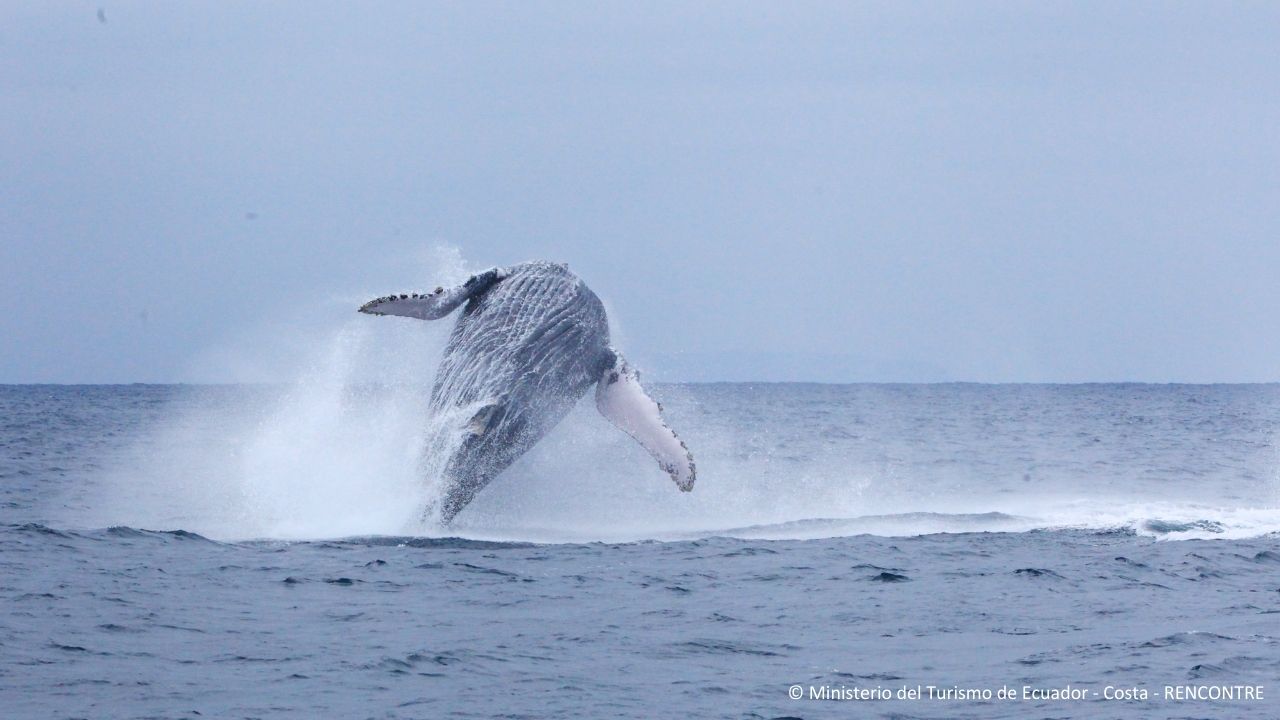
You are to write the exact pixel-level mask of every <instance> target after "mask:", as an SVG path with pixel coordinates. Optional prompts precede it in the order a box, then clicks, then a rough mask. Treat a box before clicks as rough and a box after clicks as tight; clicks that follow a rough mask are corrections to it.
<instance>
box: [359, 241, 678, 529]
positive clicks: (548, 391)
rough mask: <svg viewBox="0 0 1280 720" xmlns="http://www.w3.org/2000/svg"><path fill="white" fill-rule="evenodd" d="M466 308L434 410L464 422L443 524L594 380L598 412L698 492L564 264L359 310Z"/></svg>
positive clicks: (509, 270) (490, 274)
mask: <svg viewBox="0 0 1280 720" xmlns="http://www.w3.org/2000/svg"><path fill="white" fill-rule="evenodd" d="M464 304H465V307H463V309H462V313H461V315H460V316H459V317H458V320H457V323H456V324H455V325H454V327H453V332H452V334H450V336H449V342H448V344H447V345H446V347H445V351H444V355H443V357H442V358H441V361H440V368H439V370H438V371H437V373H436V379H435V384H434V386H433V387H432V389H431V400H430V404H429V407H430V411H431V412H432V413H434V414H436V415H437V416H438V417H441V418H445V417H451V416H457V417H462V418H463V421H462V422H461V423H460V426H459V427H457V428H456V431H457V432H458V433H459V434H460V442H459V444H458V445H457V449H456V450H454V452H453V453H452V455H451V456H450V457H449V459H448V461H447V462H446V464H445V467H444V486H445V487H444V497H443V500H442V501H441V503H440V513H439V515H440V519H441V521H442V522H444V523H445V524H448V523H449V522H450V521H452V520H453V518H454V516H455V515H457V514H458V513H459V512H460V511H461V510H462V509H463V508H464V507H466V505H467V503H469V502H471V500H472V499H473V498H474V497H475V496H476V494H477V493H478V492H480V490H482V489H483V488H484V487H485V486H486V485H488V484H489V482H490V481H491V480H493V479H494V478H495V477H497V475H498V474H499V473H501V472H502V471H503V470H505V469H506V468H507V467H508V466H509V465H511V463H513V462H515V460H516V458H518V457H520V456H521V455H522V454H524V452H525V451H526V450H528V449H529V448H531V447H533V445H534V444H536V443H537V442H538V441H539V440H540V439H542V437H543V436H544V435H546V434H547V432H549V431H550V430H551V429H552V428H553V427H555V426H556V424H557V423H559V422H560V421H561V420H562V419H564V416H565V415H567V414H568V412H569V410H570V409H571V408H572V407H573V405H574V404H575V403H576V402H577V401H578V400H579V399H580V398H581V397H582V396H583V395H584V394H586V392H587V390H588V389H589V388H590V387H591V386H592V385H593V384H594V385H595V386H596V408H597V409H599V411H600V414H602V415H604V416H605V417H606V418H608V419H609V420H610V421H611V422H612V423H613V424H614V425H616V426H617V427H618V428H620V429H621V430H622V431H624V432H626V433H627V434H628V435H630V436H631V437H633V438H634V439H635V440H636V441H638V442H639V443H640V445H641V446H642V447H644V449H645V450H647V451H648V452H649V454H650V455H652V456H653V458H654V459H655V460H657V461H658V466H659V467H661V468H662V470H663V471H665V472H666V473H667V474H668V475H670V476H671V479H672V480H673V481H675V484H676V486H677V487H679V488H680V489H681V490H682V491H685V492H688V491H690V490H692V489H693V483H694V480H695V477H696V473H695V468H694V463H693V455H692V454H691V453H690V452H689V449H688V447H686V446H685V444H684V442H683V441H682V440H681V439H680V437H679V436H678V435H676V433H675V431H673V430H672V429H671V428H670V427H668V426H667V424H666V422H664V420H663V418H662V406H661V405H659V404H658V403H657V402H656V401H654V400H653V399H652V398H650V397H649V395H648V394H647V393H645V391H644V388H643V387H642V386H641V384H640V374H639V373H638V372H637V371H636V370H635V369H634V368H633V367H631V365H629V364H628V363H627V361H626V359H625V358H623V356H622V353H620V352H618V350H617V349H615V348H613V347H611V346H610V345H609V320H608V317H607V316H606V315H605V311H604V305H603V304H602V303H601V302H600V298H598V297H596V294H595V293H594V292H592V291H591V289H590V288H588V287H587V286H586V283H584V282H582V280H581V279H579V278H578V276H576V275H574V274H573V273H572V272H570V271H569V267H568V266H567V265H564V264H558V263H550V262H542V261H534V262H526V263H521V264H519V265H513V266H511V267H505V268H493V269H490V270H487V271H485V272H482V273H479V274H477V275H474V276H472V277H471V278H470V279H468V280H467V281H466V282H465V283H463V284H461V285H459V286H457V287H453V288H449V289H445V288H443V287H437V288H436V289H435V290H434V291H432V292H430V293H404V294H399V295H388V296H386V297H380V298H377V299H375V300H371V301H369V302H367V303H365V304H364V305H362V306H361V307H360V312H362V313H366V314H369V315H395V316H400V317H409V318H416V319H419V320H438V319H440V318H443V317H445V316H447V315H448V314H449V313H451V312H453V311H454V310H455V309H457V308H458V307H459V306H463V305H464Z"/></svg>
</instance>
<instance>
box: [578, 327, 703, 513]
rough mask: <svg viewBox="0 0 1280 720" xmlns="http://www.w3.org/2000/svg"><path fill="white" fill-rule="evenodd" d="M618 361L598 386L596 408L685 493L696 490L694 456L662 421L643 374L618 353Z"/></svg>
mask: <svg viewBox="0 0 1280 720" xmlns="http://www.w3.org/2000/svg"><path fill="white" fill-rule="evenodd" d="M613 352H614V357H615V360H614V362H613V364H612V365H610V366H609V367H607V368H606V369H605V371H604V372H603V373H602V374H601V375H600V379H599V381H597V384H596V408H597V409H598V410H599V411H600V414H601V415H604V416H605V417H606V418H608V419H609V422H611V423H613V424H614V425H617V426H618V428H619V429H620V430H622V431H623V432H625V433H626V434H628V435H630V436H631V437H633V438H635V439H636V441H637V442H639V443H640V445H641V446H642V447H643V448H644V449H645V450H648V451H649V454H650V455H652V456H653V459H654V460H657V461H658V466H659V467H661V468H662V469H663V470H664V471H666V473H667V474H668V475H670V476H671V479H672V480H673V481H675V484H676V485H677V486H678V487H679V488H680V489H681V490H683V491H684V492H689V491H690V490H692V489H693V483H694V481H695V480H696V479H697V473H696V470H695V468H694V465H693V454H692V453H690V452H689V448H688V447H686V446H685V444H684V441H682V440H681V439H680V436H678V435H676V433H675V431H674V430H672V429H671V428H669V427H667V424H666V423H665V422H663V420H662V406H661V405H659V404H658V403H657V401H655V400H654V399H653V398H651V397H649V395H648V394H646V393H645V391H644V387H642V386H641V385H640V374H639V373H638V372H636V371H635V369H633V368H632V367H631V366H630V365H628V364H627V361H626V359H625V358H623V357H622V355H621V354H620V353H618V352H617V351H616V350H615V351H613Z"/></svg>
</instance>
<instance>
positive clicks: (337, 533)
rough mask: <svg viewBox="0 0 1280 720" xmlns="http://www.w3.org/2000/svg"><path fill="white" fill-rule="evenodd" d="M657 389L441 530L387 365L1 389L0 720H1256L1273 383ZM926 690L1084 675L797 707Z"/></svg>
mask: <svg viewBox="0 0 1280 720" xmlns="http://www.w3.org/2000/svg"><path fill="white" fill-rule="evenodd" d="M656 392H657V394H659V395H661V396H662V398H663V402H664V404H665V405H666V406H667V408H668V414H669V416H670V418H671V421H672V423H673V425H675V426H676V427H677V428H678V429H679V430H680V431H681V433H682V435H683V436H684V437H685V438H686V439H687V440H688V442H689V445H690V447H691V448H692V449H693V450H694V452H695V455H696V457H697V460H698V467H699V474H700V477H699V485H698V487H697V488H696V489H695V492H694V493H692V494H689V495H683V494H681V493H678V492H676V490H675V488H674V487H672V486H671V484H670V482H669V481H668V480H666V479H665V476H664V475H663V474H662V473H661V472H660V471H659V470H658V469H657V468H656V467H653V466H652V462H651V461H650V460H649V459H648V458H647V456H645V455H644V453H643V451H642V450H640V449H639V448H638V447H633V443H631V441H630V440H629V439H628V438H626V437H625V436H623V435H621V433H619V432H617V431H616V430H614V429H612V428H611V427H610V426H608V424H607V423H605V422H604V421H603V420H602V419H601V418H599V417H598V416H596V415H595V413H594V410H593V408H591V407H590V405H589V403H588V404H586V405H584V406H582V407H580V408H578V410H576V411H575V412H574V413H573V414H572V415H571V416H570V418H569V419H568V420H567V421H566V422H565V423H564V424H563V425H562V426H561V427H559V428H557V430H556V431H555V432H554V433H553V434H552V435H551V436H549V437H548V438H547V439H546V440H545V441H544V442H543V443H542V444H541V445H539V446H538V447H537V448H536V449H535V450H534V451H533V452H531V453H530V454H529V455H528V456H526V457H525V458H523V459H522V460H521V461H520V462H519V463H518V464H517V465H515V466H513V467H512V468H511V470H510V471H509V472H508V473H507V474H506V475H505V476H504V477H503V478H501V479H500V480H499V481H497V482H495V483H494V484H493V485H491V486H490V487H489V488H487V489H486V490H485V491H484V492H483V493H482V494H481V496H480V497H479V498H478V499H477V501H476V503H475V504H474V505H473V506H471V507H469V508H468V509H467V510H466V511H465V512H464V513H463V514H462V515H460V516H459V517H458V522H457V523H456V525H455V526H453V527H451V528H448V529H442V528H438V527H434V526H432V525H431V524H430V523H429V522H427V521H424V520H423V517H422V512H421V509H422V506H423V503H424V502H425V501H426V500H427V499H429V497H430V495H431V493H432V492H434V491H435V488H434V485H433V482H432V479H431V477H430V467H432V465H431V462H430V458H425V459H424V455H428V454H429V453H430V449H429V448H426V447H424V446H423V442H422V437H423V436H424V435H425V434H426V433H425V428H424V425H423V423H424V422H426V421H425V420H424V418H423V417H422V413H421V406H422V404H423V401H424V400H425V398H423V397H422V395H423V393H422V391H421V388H420V387H418V386H415V385H412V384H408V385H405V386H394V387H386V386H377V387H372V386H354V385H351V384H349V383H341V382H338V383H334V382H329V381H328V380H327V379H326V378H323V377H320V378H313V379H311V380H309V381H307V382H304V383H301V384H299V385H298V386H291V387H287V388H265V387H205V388H191V387H176V386H164V387H161V386H123V387H119V386H118V387H35V386H22V387H4V388H0V502H2V503H3V508H4V510H3V512H4V525H3V527H0V693H2V700H3V702H2V703H0V704H2V705H3V707H4V715H5V717H19V718H28V717H29V718H50V717H91V718H143V717H165V718H170V717H172V718H188V717H219V718H224V717H226V718H237V717H246V718H247V717H262V718H266V717H273V718H274V717H300V718H301V717H307V718H311V717H372V718H441V717H475V718H490V717H553V716H556V717H559V716H570V717H635V718H647V717H667V716H688V717H732V718H753V717H761V718H774V717H784V716H790V717H803V718H826V717H898V718H901V717H926V718H950V717H1009V718H1021V717H1054V718H1087V717H1196V718H1202V717H1209V718H1218V717H1222V718H1226V717H1230V718H1255V717H1256V718H1270V717H1275V716H1277V714H1280V701H1278V700H1277V698H1280V685H1277V678H1278V677H1280V543H1278V542H1277V540H1278V539H1280V536H1278V535H1277V534H1276V533H1277V531H1280V510H1277V506H1278V505H1280V496H1278V487H1280V484H1278V482H1277V472H1278V471H1280V453H1278V452H1277V447H1280V445H1278V444H1277V437H1276V431H1277V429H1278V428H1280V387H1276V386H1212V387H1208V386H1139V385H1094V386H980V385H926V386H909V385H905V386H885V385H876V386H857V385H855V386H820V385H736V384H735V385H694V386H680V385H675V386H662V387H658V388H657V389H656ZM792 685H800V686H801V688H802V689H803V693H804V694H805V695H806V698H805V699H801V700H791V699H790V698H789V697H788V692H789V688H790V687H791V686H792ZM929 685H934V686H940V687H943V688H953V687H959V688H962V689H978V690H981V689H989V690H991V691H993V692H994V691H996V690H998V689H999V688H1001V687H1002V686H1009V687H1012V688H1016V689H1017V690H1018V691H1019V692H1020V691H1021V689H1022V688H1023V686H1028V687H1033V688H1040V689H1043V690H1053V689H1062V688H1065V687H1067V686H1068V685H1069V686H1071V687H1072V688H1075V689H1077V690H1082V691H1083V692H1084V693H1085V695H1086V697H1085V698H1084V699H1082V700H1054V699H1028V700H1022V699H1017V700H1012V701H1006V700H997V699H994V698H993V699H991V700H982V699H977V700H928V699H922V700H912V699H891V700H870V701H830V700H828V701H823V700H812V699H807V696H808V694H809V692H810V689H811V688H813V689H821V688H828V689H831V690H836V691H838V690H841V689H846V690H847V689H853V688H860V689H875V688H879V689H887V690H888V691H890V692H896V691H898V690H899V689H900V688H902V687H903V686H906V687H908V688H915V687H916V686H929ZM1239 685H1249V686H1259V685H1261V686H1262V687H1263V693H1264V699H1263V700H1235V701H1228V700H1218V701H1212V700H1186V701H1175V700H1170V699H1165V698H1164V692H1165V690H1164V689H1165V687H1166V686H1191V687H1193V688H1195V687H1201V688H1203V687H1219V686H1239ZM1108 687H1112V688H1121V689H1128V688H1133V687H1138V688H1142V689H1145V690H1146V691H1147V692H1148V693H1149V695H1150V698H1149V699H1148V700H1145V701H1143V700H1105V699H1103V698H1102V697H1101V694H1102V693H1103V691H1104V690H1105V689H1106V688H1108ZM926 692H927V691H926ZM1095 692H1096V693H1098V695H1099V696H1098V697H1094V696H1093V693H1095Z"/></svg>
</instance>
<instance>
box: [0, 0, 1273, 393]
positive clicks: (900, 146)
mask: <svg viewBox="0 0 1280 720" xmlns="http://www.w3.org/2000/svg"><path fill="white" fill-rule="evenodd" d="M1277 33H1280V5H1276V4H1269V3H1243V4H1233V3H1226V2H1204V3H1171V2H1159V3H1150V4H1143V3H1130V2H1125V3H1114V2H1099V3H1077V4H1058V3H1040V2H1025V3H973V2H965V3H954V4H952V3H933V2H930V3H918V4H908V3H902V2H891V3H883V4H881V3H832V4H822V3H790V2H787V3H780V2H778V3H769V4H765V3H758V4H751V3H738V2H734V3H692V2H678V3H670V4H663V3H617V4H608V3H594V2H593V3H569V2H559V3H525V2H520V3H511V4H491V3H473V2H458V3H452V4H435V3H425V2H405V3H368V2H360V3H355V2H352V3H343V4H337V3H321V2H314V1H311V0H308V1H307V2H296V3H289V2H271V3H263V2H244V3H235V2H222V1H219V2H206V3H188V2H183V3H169V2H158V1H157V2H147V3H125V2H113V1H111V0H102V1H101V2H76V1H72V0H68V1H62V2H47V1H46V0H37V1H35V2H5V3H3V4H0V98H2V102H0V167H2V168H3V172H2V173H0V301H3V308H4V312H3V313H0V382H131V381H153V382H155V381H160V382H164V381H183V380H201V381H207V380H244V379H258V378H257V377H246V376H245V374H244V372H243V368H242V367H237V365H236V363H235V362H233V361H229V362H227V363H226V364H225V365H220V364H219V363H218V362H211V361H209V358H211V357H212V358H219V357H221V358H227V357H229V356H231V355H234V354H235V350H234V348H235V347H236V342H242V341H243V338H244V337H253V336H254V335H255V333H257V334H258V335H261V334H262V333H263V332H264V328H265V329H266V332H268V333H269V334H270V335H271V336H272V337H274V338H276V339H277V340H278V339H279V338H289V337H292V335H291V334H290V333H289V329H290V328H291V327H293V326H295V325H296V326H305V327H306V328H309V329H311V330H314V331H316V332H320V331H322V330H323V329H324V328H330V327H338V326H340V325H341V324H343V323H348V322H351V321H353V319H354V320H355V321H360V320H368V321H369V322H379V321H382V322H389V321H388V320H386V319H375V318H362V317H359V316H354V304H353V303H358V301H359V300H361V299H364V298H365V296H367V295H376V294H383V293H385V292H389V291H393V290H394V291H398V290H412V289H418V288H423V289H427V288H431V287H434V285H435V284H436V278H435V277H434V275H435V272H434V270H433V264H432V260H431V259H432V258H433V257H438V255H432V254H430V253H428V251H427V248H429V247H431V246H440V245H442V246H445V247H452V248H456V249H457V251H459V252H461V254H462V256H463V257H464V258H465V260H466V262H467V264H468V265H469V266H471V267H474V268H483V267H487V266H491V265H501V264H510V263H513V262H517V261H520V260H526V259H532V258H547V259H556V260H562V261H566V262H568V263H569V264H570V266H571V267H572V268H573V269H574V270H575V271H576V272H578V274H579V275H581V276H582V277H583V278H585V279H586V280H587V282H588V284H589V285H591V287H592V288H593V289H595V290H596V291H597V293H598V294H600V295H601V296H602V297H604V298H605V299H606V301H607V302H608V304H609V307H610V309H611V312H612V314H613V317H614V320H615V321H616V322H617V323H618V324H619V325H620V327H621V328H622V329H623V331H624V332H623V335H624V337H625V342H626V347H625V348H624V349H625V350H626V351H627V353H628V355H631V356H633V358H634V357H640V358H643V359H644V361H645V362H646V363H647V364H648V365H649V368H648V369H649V371H650V372H651V373H657V374H658V376H659V377H661V378H663V379H670V380H679V379H698V380H708V379H729V380H735V379H773V380H804V379H808V380H820V381H886V380H889V381H892V380H905V381H937V380H974V381H993V382H998V381H1064V382H1076V381H1090V380H1098V381H1112V380H1141V381H1191V382H1210V381H1276V380H1280V322H1278V321H1277V313H1278V312H1280V42H1277V40H1276V38H1277ZM406 282H408V283H410V284H409V285H408V286H406V285H405V283H406ZM309 331H310V330H309ZM237 338H240V339H241V340H237ZM220 348H221V349H220ZM227 348H233V349H232V350H228V349H227ZM286 351H287V349H286ZM263 364H266V363H263ZM257 370H259V371H263V370H264V369H263V368H261V367H259V368H257ZM268 374H269V373H268ZM250 375H252V373H250Z"/></svg>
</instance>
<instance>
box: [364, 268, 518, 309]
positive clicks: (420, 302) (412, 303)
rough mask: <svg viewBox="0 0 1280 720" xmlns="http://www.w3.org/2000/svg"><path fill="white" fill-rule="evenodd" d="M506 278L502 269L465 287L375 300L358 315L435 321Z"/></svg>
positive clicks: (439, 288)
mask: <svg viewBox="0 0 1280 720" xmlns="http://www.w3.org/2000/svg"><path fill="white" fill-rule="evenodd" d="M506 276H507V272H506V270H504V269H503V268H493V269H491V270H486V271H484V272H482V273H480V274H479V275H472V276H471V278H470V279H468V280H467V281H466V282H465V283H463V284H461V285H459V286H457V287H452V288H449V289H448V290H446V289H444V288H442V287H438V288H436V289H435V290H433V291H431V292H429V293H401V294H399V295H387V296H385V297H380V298H375V299H373V300H370V301H369V302H367V303H365V304H364V305H361V306H360V312H362V313H364V314H366V315H398V316H400V317H411V318H416V319H418V320H438V319H440V318H442V317H444V316H445V315H448V314H449V313H451V312H453V311H454V310H455V309H456V308H457V307H458V306H459V305H461V304H462V303H464V302H466V301H467V300H470V299H471V298H472V297H474V296H475V295H479V294H480V293H483V292H485V291H486V290H488V289H489V288H491V287H493V284H494V283H496V282H498V281H499V280H501V279H503V278H505V277H506Z"/></svg>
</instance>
